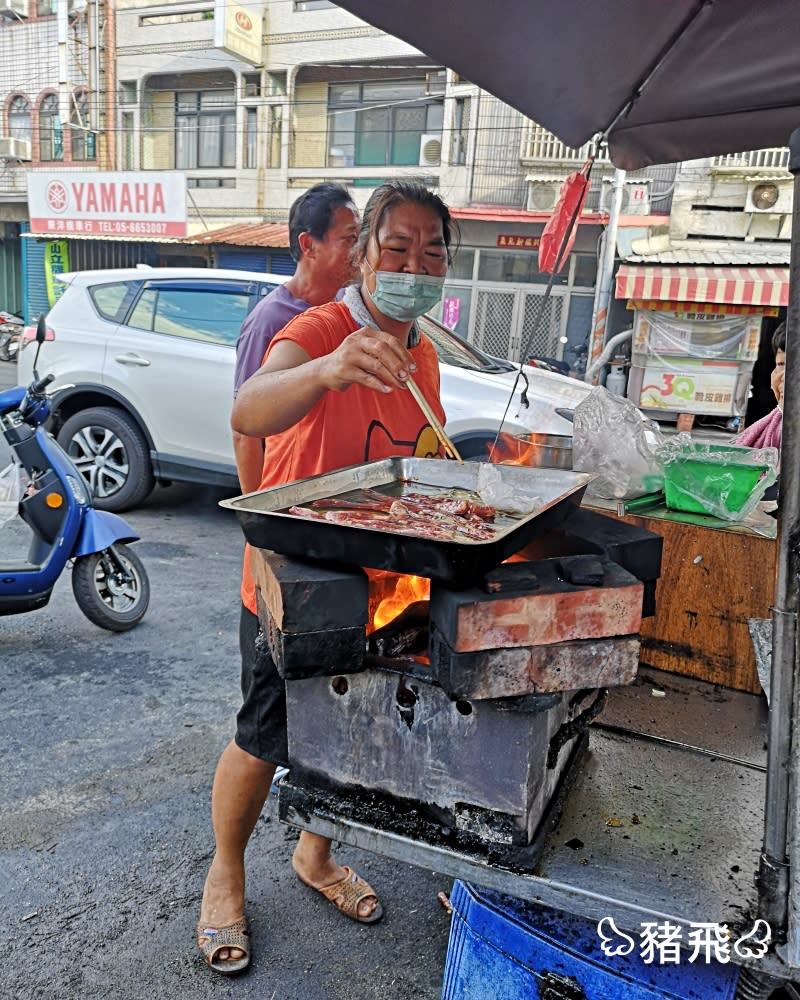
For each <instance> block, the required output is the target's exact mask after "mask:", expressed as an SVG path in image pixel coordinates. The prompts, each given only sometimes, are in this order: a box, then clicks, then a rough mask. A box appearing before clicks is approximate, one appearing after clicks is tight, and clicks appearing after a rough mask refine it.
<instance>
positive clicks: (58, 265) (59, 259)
mask: <svg viewBox="0 0 800 1000" xmlns="http://www.w3.org/2000/svg"><path fill="white" fill-rule="evenodd" d="M65 271H69V248H68V247H67V241H66V240H48V242H47V243H45V245H44V280H45V284H46V286H47V301H48V303H49V305H51V306H52V305H54V304H55V302H56V299H58V298H60V296H61V295H62V293H63V292H64V289H65V288H66V287H67V286H66V285H65V284H64V283H63V281H56V279H55V276H56V275H57V274H63V273H64V272H65Z"/></svg>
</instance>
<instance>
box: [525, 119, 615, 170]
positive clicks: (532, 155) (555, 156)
mask: <svg viewBox="0 0 800 1000" xmlns="http://www.w3.org/2000/svg"><path fill="white" fill-rule="evenodd" d="M593 149H594V143H591V142H587V143H585V144H584V145H583V146H580V147H578V148H577V149H576V148H575V147H573V146H567V145H566V144H565V143H563V142H562V141H561V140H560V139H558V138H556V136H554V135H553V133H552V132H548V131H547V129H546V128H542V126H541V125H537V124H536V123H535V122H532V121H526V122H525V124H524V126H523V130H522V140H521V144H520V153H519V158H520V160H521V161H522V163H523V164H525V166H535V165H539V166H541V165H548V166H555V165H562V164H563V165H573V164H582V163H584V162H585V161H586V160H587V159H588V157H589V156H590V155H591V154H592V150H593ZM595 162H596V163H598V164H600V163H603V164H610V163H611V161H610V160H609V158H608V150H607V149H606V148H605V147H603V148H601V150H600V152H599V153H598V154H597V157H596V161H595Z"/></svg>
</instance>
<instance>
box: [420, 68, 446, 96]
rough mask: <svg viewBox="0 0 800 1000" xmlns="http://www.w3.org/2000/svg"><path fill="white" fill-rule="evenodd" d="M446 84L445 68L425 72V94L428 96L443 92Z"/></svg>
mask: <svg viewBox="0 0 800 1000" xmlns="http://www.w3.org/2000/svg"><path fill="white" fill-rule="evenodd" d="M446 85H447V70H446V69H437V70H434V72H432V73H426V74H425V94H426V95H427V96H428V97H434V96H439V95H441V94H443V93H444V91H445V86H446Z"/></svg>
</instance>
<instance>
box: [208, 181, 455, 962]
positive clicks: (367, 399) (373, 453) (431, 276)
mask: <svg viewBox="0 0 800 1000" xmlns="http://www.w3.org/2000/svg"><path fill="white" fill-rule="evenodd" d="M453 226H454V224H453V223H452V221H451V218H450V213H449V211H448V209H447V207H446V205H445V204H444V202H442V200H441V199H440V198H439V197H438V195H435V194H433V193H432V192H430V191H429V190H428V189H427V188H425V187H423V186H422V185H420V184H414V183H407V182H400V181H394V182H390V183H386V184H383V185H381V186H380V187H378V188H376V190H375V191H374V192H373V194H372V196H371V197H370V199H369V202H368V204H367V207H366V209H365V212H364V219H363V223H362V227H361V232H360V236H359V240H358V247H357V257H358V261H359V266H360V275H361V283H360V286H355V285H350V286H349V287H348V288H347V289H346V290H345V294H344V297H343V299H342V300H341V301H337V302H329V303H328V304H326V305H320V306H317V307H315V308H312V309H308V310H307V311H305V312H304V313H302V315H299V316H296V317H295V318H294V319H293V320H292V321H291V322H290V323H289V324H288V326H286V327H284V329H283V330H281V331H280V333H278V334H277V335H276V336H275V337H274V338H273V340H272V343H271V344H270V347H269V349H268V353H267V357H266V361H265V364H264V365H263V367H262V368H261V369H260V370H259V371H258V372H256V374H255V375H253V376H252V377H251V378H249V379H248V380H247V381H246V382H245V383H244V384H243V385H241V386H240V388H239V391H238V394H237V397H236V399H235V401H234V406H233V412H232V415H231V426H232V428H233V429H234V431H236V432H237V433H238V434H240V435H244V436H245V437H248V438H253V439H256V440H259V441H260V440H261V439H263V438H266V439H267V441H266V453H265V458H264V462H263V469H262V473H261V481H260V483H259V484H258V488H260V489H268V488H269V487H271V486H276V485H278V484H280V483H286V482H290V481H294V480H299V479H304V478H307V477H308V476H313V475H316V474H318V473H321V472H329V471H332V470H333V469H337V468H341V467H343V466H347V465H352V464H359V463H362V462H368V461H374V460H379V459H381V458H388V457H390V456H395V455H427V456H432V455H436V454H438V452H439V444H438V440H437V439H436V435H435V433H434V432H433V430H432V428H431V427H430V426H429V425H428V423H427V419H426V418H425V417H424V416H423V414H422V412H421V410H420V409H419V407H418V405H417V403H416V401H415V399H414V397H413V396H412V394H411V393H410V392H408V391H407V389H406V381H407V379H408V377H409V376H410V375H411V374H413V375H414V378H415V381H416V382H417V385H418V387H419V389H420V391H421V392H422V393H423V394H424V395H425V397H426V398H427V399H428V401H429V403H430V405H431V407H432V408H433V410H434V411H435V413H436V416H437V418H438V419H439V420H441V421H442V422H444V420H445V415H444V411H443V409H442V405H441V401H440V398H439V363H438V358H437V355H436V351H435V349H434V347H433V345H432V344H431V342H430V341H429V340H428V338H427V337H426V336H424V334H422V333H421V332H420V331H419V329H418V327H417V325H416V322H415V321H416V318H417V317H418V316H420V315H422V313H424V312H426V311H427V310H428V309H430V308H431V307H432V306H433V305H435V303H436V302H437V301H438V300H439V299H440V298H441V295H442V291H443V285H444V278H445V275H446V273H447V267H448V264H449V261H450V251H449V248H450V242H451V234H452V231H453ZM242 605H243V607H242V619H241V628H240V640H241V648H242V691H243V700H244V704H243V706H242V709H241V711H240V712H239V715H238V716H237V730H236V735H235V738H234V740H233V741H232V742H231V743H230V744H229V745H228V746H227V747H226V748H225V750H224V751H223V753H222V756H221V758H220V761H219V763H218V765H217V770H216V774H215V776H214V785H213V792H212V820H213V825H214V835H215V838H216V853H215V855H214V859H213V861H212V863H211V868H210V870H209V873H208V876H207V879H206V885H205V890H204V894H203V903H202V909H201V919H200V923H199V925H198V928H197V943H198V946H199V948H200V950H201V952H202V953H203V956H204V958H205V960H206V961H207V963H208V964H209V965H210V966H211V968H212V969H214V970H215V971H216V972H220V973H223V974H233V973H238V972H241V971H243V970H244V969H245V968H247V966H248V964H249V962H250V938H249V928H248V925H247V919H246V917H245V915H244V902H245V867H244V853H245V848H246V846H247V842H248V840H249V838H250V835H251V833H252V831H253V828H254V827H255V824H256V821H257V819H258V816H259V814H260V812H261V809H262V808H263V805H264V801H265V799H266V795H267V793H268V791H269V787H270V783H271V781H272V777H273V775H274V772H275V767H276V765H277V764H286V763H288V761H287V733H286V692H285V685H284V682H283V681H282V679H281V678H280V676H279V675H278V672H277V670H276V668H275V664H274V663H273V661H272V659H271V657H270V656H269V654H268V653H267V652H265V651H263V650H262V649H258V648H257V647H256V639H257V636H258V632H259V625H258V617H257V614H256V604H255V585H254V583H253V579H252V576H251V574H250V572H249V562H248V559H247V557H246V558H245V567H244V573H243V578H242ZM320 767H321V768H324V761H321V762H320ZM292 865H293V867H294V870H295V872H296V874H297V876H298V878H299V880H300V881H301V882H302V883H304V884H305V885H307V886H309V887H310V888H311V889H314V890H316V891H319V892H321V893H322V894H323V895H324V896H325V898H326V899H328V900H330V902H331V903H333V905H335V906H336V907H337V909H339V910H340V911H341V912H342V913H343V914H344V915H345V916H347V917H350V918H351V919H353V920H356V921H358V922H360V923H365V924H372V923H375V922H376V921H377V920H379V919H380V918H381V916H382V915H383V908H382V906H381V903H380V901H379V900H378V897H377V895H376V893H375V890H374V889H373V888H372V887H371V886H370V885H369V884H368V883H367V882H366V881H365V880H364V879H363V878H361V877H360V876H359V875H358V874H357V873H356V872H354V871H353V870H352V869H351V868H349V867H346V866H341V865H339V864H338V863H337V862H336V861H335V860H334V858H333V857H332V855H331V842H330V840H328V839H327V838H325V837H320V836H317V835H316V834H312V833H309V832H308V831H303V833H301V835H300V838H299V841H298V844H297V847H296V849H295V852H294V855H293V857H292Z"/></svg>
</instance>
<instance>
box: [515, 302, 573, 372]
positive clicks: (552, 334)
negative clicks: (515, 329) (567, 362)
mask: <svg viewBox="0 0 800 1000" xmlns="http://www.w3.org/2000/svg"><path fill="white" fill-rule="evenodd" d="M543 299H544V295H543V294H540V293H538V292H526V293H525V306H524V310H523V317H522V327H521V329H520V351H522V352H524V354H525V360H526V361H527V360H528V358H558V357H559V355H560V353H561V344H560V343H559V338H560V337H561V310H562V309H563V307H564V299H563V298H562V297H561V296H560V295H551V296H550V297H549V298H548V299H547V302H546V303H545V304H544V311H543V312H542V314H541V317H540V318H539V319H538V322H537V317H539V313H540V310H541V307H542V301H543Z"/></svg>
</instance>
